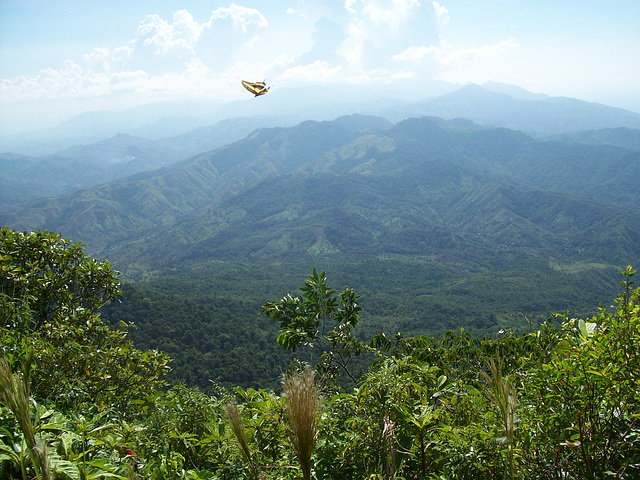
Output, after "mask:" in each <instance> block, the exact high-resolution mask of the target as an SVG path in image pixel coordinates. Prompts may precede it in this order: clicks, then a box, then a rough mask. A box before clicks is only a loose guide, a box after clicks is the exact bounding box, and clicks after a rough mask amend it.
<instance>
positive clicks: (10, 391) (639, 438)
mask: <svg viewBox="0 0 640 480" xmlns="http://www.w3.org/2000/svg"><path fill="white" fill-rule="evenodd" d="M38 235H40V236H42V235H45V236H46V235H47V234H46V233H42V232H34V233H32V234H25V237H28V236H38ZM36 244H37V242H35V243H34V245H36ZM24 251H26V252H28V249H26V250H24ZM55 252H56V249H55V248H54V249H53V257H54V259H55V258H56V253H55ZM61 256H62V257H64V255H63V254H61ZM11 258H12V257H11V255H10V254H8V253H6V248H5V250H3V252H2V259H3V263H2V266H3V270H2V272H3V275H4V278H3V281H4V282H5V283H4V284H3V285H4V287H3V288H4V290H3V292H2V297H1V298H2V306H3V310H2V316H3V317H2V319H3V330H2V335H3V337H2V340H3V344H2V346H3V350H4V353H5V355H6V359H5V358H4V357H3V359H2V361H1V362H0V476H2V478H22V479H23V480H27V479H32V478H38V479H40V480H44V479H45V478H48V477H47V475H48V474H47V473H46V472H47V470H48V471H50V472H51V476H53V478H61V479H65V480H68V479H71V480H76V479H77V480H85V479H98V478H115V479H127V480H130V479H133V478H139V479H145V480H146V479H148V480H174V479H176V480H177V479H180V480H201V479H202V480H204V479H217V480H231V479H249V478H253V479H255V478H258V479H260V480H262V479H264V478H281V479H283V480H294V479H299V478H300V477H301V476H302V477H303V478H309V479H310V478H325V479H353V480H355V479H358V480H359V479H363V478H372V479H385V480H386V479H392V478H396V479H414V478H426V479H442V478H457V479H475V478H487V479H499V478H512V479H529V478H540V479H557V478H564V479H578V478H580V479H582V478H585V479H601V478H618V479H633V478H638V476H639V475H640V355H639V353H638V352H640V288H637V287H636V286H635V283H634V274H635V271H634V270H633V269H632V268H631V267H628V268H626V269H625V270H624V271H623V274H624V276H625V278H624V281H623V282H622V284H621V293H620V294H619V295H618V297H617V299H616V301H615V305H614V306H613V307H612V309H607V308H604V307H602V306H601V307H600V308H599V309H598V312H597V314H596V315H594V316H593V317H591V318H572V317H570V316H569V315H558V316H556V317H552V318H551V319H549V321H548V322H546V323H544V324H542V325H541V326H539V327H538V328H532V329H531V330H530V331H528V332H526V333H518V332H515V331H512V330H505V331H504V332H502V333H501V334H499V335H498V336H485V337H481V338H479V337H475V336H473V335H470V334H469V332H467V331H465V330H458V331H449V332H447V333H446V334H445V335H442V336H440V337H433V336H431V337H427V336H422V337H404V336H402V335H397V336H395V337H388V336H386V335H385V334H384V333H379V334H377V335H375V336H374V337H373V338H372V339H371V340H370V342H369V345H368V346H366V347H365V345H364V343H363V342H361V341H359V340H356V339H355V336H354V329H355V327H356V326H357V325H358V324H359V320H360V317H359V313H360V305H359V302H358V300H359V297H358V295H356V294H355V292H354V291H353V290H351V289H345V291H344V292H342V294H337V292H336V291H334V290H333V289H331V288H329V287H328V286H327V283H326V276H325V274H324V273H320V274H319V273H318V272H317V270H314V271H313V273H312V274H311V275H310V276H309V279H308V280H307V281H306V282H305V285H304V286H303V287H302V289H301V290H302V295H300V296H299V297H296V298H294V297H291V296H286V297H284V298H283V299H282V300H281V301H279V302H268V303H266V304H264V307H263V309H264V310H265V313H266V314H267V315H268V316H269V317H270V318H272V319H274V320H277V321H278V323H279V325H280V328H281V335H282V336H283V337H282V339H281V340H280V342H281V344H282V345H283V346H285V347H287V348H290V349H295V348H297V347H300V346H302V345H304V344H305V343H306V344H311V345H312V346H319V345H322V347H321V351H322V353H323V355H325V357H324V358H326V359H327V360H326V362H328V363H329V364H331V362H336V361H338V362H344V364H338V367H340V368H342V367H343V366H344V367H346V366H347V362H346V361H347V360H349V359H350V358H351V357H350V355H356V354H357V353H359V352H360V351H365V350H366V351H368V352H371V353H372V354H374V361H373V362H372V363H371V365H370V366H369V368H368V371H367V373H366V374H365V375H363V376H362V377H361V378H355V377H354V380H356V384H355V386H354V387H353V388H350V389H345V390H344V391H343V392H342V393H339V394H334V393H331V391H330V390H329V389H325V390H324V396H325V398H323V400H322V408H321V409H319V410H318V406H319V398H318V392H317V391H316V390H315V389H316V386H315V383H314V382H313V375H312V373H311V371H310V370H306V373H305V374H303V375H301V376H300V375H297V374H293V375H290V376H287V377H286V379H285V382H284V386H283V389H284V393H276V392H274V391H271V390H265V389H252V388H247V389H243V388H240V387H238V388H236V389H234V390H233V391H228V390H224V389H222V388H220V387H218V386H216V385H214V386H213V389H212V390H210V391H209V394H206V393H204V392H203V391H201V390H198V389H193V388H188V387H186V386H184V385H175V386H174V387H172V388H171V389H169V390H166V391H163V390H162V389H161V388H160V387H161V386H162V384H161V382H159V381H158V378H157V377H154V376H153V375H154V373H153V372H154V371H153V370H151V373H144V370H136V368H138V367H135V366H133V365H131V364H130V363H128V362H129V361H130V360H128V358H125V356H126V357H131V358H133V359H134V360H135V361H136V362H138V363H141V364H142V368H147V367H151V366H153V365H155V366H159V367H161V368H164V365H165V364H164V363H163V362H164V360H163V357H162V358H160V357H158V356H157V355H158V354H157V353H154V352H142V351H137V350H135V349H134V348H133V346H132V345H131V344H130V342H129V340H127V339H126V335H125V336H123V335H124V334H123V333H118V332H117V331H112V330H110V329H109V328H107V327H106V326H105V325H104V324H101V322H100V318H99V317H98V316H97V314H96V312H95V311H93V310H91V308H89V307H88V306H87V307H85V306H82V299H80V298H77V297H75V296H73V295H70V296H66V294H65V293H64V292H63V294H61V295H60V296H59V297H55V296H53V297H50V301H49V302H40V303H38V302H37V295H38V294H39V292H40V291H45V290H40V287H45V286H46V281H45V280H43V281H42V283H43V284H42V285H41V282H39V281H37V280H32V283H30V284H29V283H28V282H27V280H26V279H23V278H22V275H21V274H20V271H21V270H20V269H19V268H18V267H17V266H16V265H14V264H13V263H12V262H11ZM27 264H29V263H28V261H27ZM31 264H32V265H35V263H31ZM63 270H64V269H63ZM7 272H9V274H7ZM58 274H59V275H65V273H64V271H62V270H61V271H59V273H58ZM29 275H31V276H32V278H33V279H37V278H46V274H41V276H40V277H39V276H38V272H37V269H36V270H34V271H31V270H30V271H29ZM107 278H108V276H107ZM8 279H12V281H11V282H10V281H9V280H8ZM67 279H68V281H70V282H73V281H76V279H75V277H74V276H69V277H67ZM14 285H15V288H14V287H13V286H14ZM25 285H27V286H29V288H26V287H25ZM10 288H13V290H10ZM14 291H15V292H20V296H19V297H13V296H12V295H11V292H14ZM69 291H76V290H73V289H70V290H69ZM87 295H88V299H87V301H89V299H90V298H91V293H90V292H89V293H87ZM74 302H76V303H74ZM98 303H99V302H98ZM33 305H40V307H39V308H42V309H44V310H47V311H48V314H47V315H44V313H43V312H37V311H34V310H33ZM52 305H53V307H51V306H52ZM72 305H73V306H74V307H73V309H71V310H72V311H70V306H72ZM39 314H41V315H39ZM39 318H44V320H43V322H44V323H43V324H42V325H40V324H39V323H38V319H39ZM53 324H56V325H57V326H56V327H55V328H54V327H53V326H52V325H53ZM96 325H97V326H96ZM36 326H37V327H38V329H36ZM98 327H99V328H98ZM110 332H111V333H110ZM27 334H28V335H27ZM111 334H113V335H114V337H113V339H111V340H109V339H108V338H109V335H111ZM105 338H106V339H105ZM98 339H101V341H102V342H103V343H99V342H98ZM110 342H113V343H110ZM55 349H58V350H61V353H60V354H59V357H55V355H54V352H53V351H54V350H55ZM29 352H32V353H33V363H31V361H30V353H29ZM336 352H337V353H336ZM65 355H66V356H69V357H71V358H72V362H75V363H73V364H72V365H73V366H77V365H83V366H84V365H92V367H91V368H94V367H95V368H96V370H95V371H91V372H89V373H87V372H82V371H81V372H79V374H78V372H76V371H75V369H74V368H75V367H74V368H69V369H66V368H64V364H63V363H61V362H62V361H63V357H64V356H65ZM74 355H75V356H76V357H74ZM118 355H120V356H118ZM145 355H147V356H146V357H145ZM332 355H333V356H332ZM92 356H93V357H95V361H94V360H91V358H92ZM53 358H55V361H56V362H58V363H56V364H55V367H56V368H53V367H52V364H50V363H49V362H51V361H52V360H51V359H53ZM324 358H323V359H324ZM336 359H337V360H336ZM117 361H119V362H120V365H119V367H117V366H116V362H117ZM79 362H94V363H84V364H81V363H79ZM145 362H148V363H147V364H145ZM18 365H21V367H22V368H21V372H22V373H15V372H17V371H18V369H17V368H16V367H17V366H18ZM145 365H146V366H145ZM58 367H60V368H58ZM105 369H106V370H105ZM57 370H60V372H59V373H58V372H57ZM145 375H149V376H148V377H147V376H145ZM91 377H95V380H92V378H91ZM111 377H114V378H111ZM48 378H56V383H57V384H59V385H56V386H54V385H53V384H52V383H49V384H48V383H47V381H46V380H47V379H48ZM134 379H135V381H136V382H138V383H140V382H141V383H143V385H142V386H141V387H133V386H131V385H129V384H128V382H129V381H132V380H134ZM145 382H146V383H145ZM101 383H104V384H107V385H109V386H111V387H113V388H112V390H109V391H108V395H107V393H104V394H103V393H101V392H100V391H99V390H98V385H99V384H101ZM29 386H32V387H33V388H29ZM45 386H46V388H45ZM125 393H126V394H127V395H128V396H127V397H126V398H125V397H124V395H125ZM72 398H73V399H74V402H75V403H73V404H72V403H71V400H70V399H72ZM238 446H240V448H238Z"/></svg>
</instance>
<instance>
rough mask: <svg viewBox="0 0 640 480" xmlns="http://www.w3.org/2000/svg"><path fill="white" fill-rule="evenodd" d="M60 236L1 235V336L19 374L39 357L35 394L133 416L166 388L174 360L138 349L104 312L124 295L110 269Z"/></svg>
mask: <svg viewBox="0 0 640 480" xmlns="http://www.w3.org/2000/svg"><path fill="white" fill-rule="evenodd" d="M83 248H84V247H83V245H82V244H80V243H75V244H74V243H71V242H70V241H69V240H67V239H63V238H61V236H60V235H58V234H55V233H51V232H46V231H36V232H18V231H15V230H10V229H8V228H6V227H4V228H2V230H0V307H1V308H2V310H1V313H0V319H2V320H3V322H2V327H1V329H0V340H1V341H2V345H3V349H4V352H3V353H4V354H5V355H7V356H8V357H9V359H10V360H11V361H12V363H13V365H14V366H17V365H18V364H19V363H20V361H21V359H22V358H24V357H25V356H26V355H28V354H31V353H32V354H33V360H34V370H33V372H32V375H31V393H32V395H33V396H34V397H36V398H39V399H48V400H50V401H53V402H55V403H56V404H57V405H58V406H59V407H61V408H65V409H68V408H76V407H78V406H80V405H82V404H83V403H84V402H90V404H92V405H94V404H95V405H98V406H100V405H106V404H110V405H112V406H114V407H116V408H119V409H122V410H126V409H127V407H128V406H129V405H130V404H131V402H132V401H134V400H136V399H140V398H144V397H145V396H146V395H148V394H149V393H151V392H153V391H154V390H155V389H156V388H157V387H158V386H159V385H161V384H162V383H163V381H164V380H163V379H164V376H165V375H166V372H167V368H168V367H167V365H168V358H167V357H166V355H164V354H162V353H159V352H156V351H147V352H142V351H140V350H137V349H136V348H134V346H133V344H132V343H131V340H130V338H129V333H130V329H131V328H132V326H131V325H128V324H124V323H123V324H121V328H120V329H117V330H113V329H111V328H110V327H109V325H107V324H106V323H105V322H103V321H102V319H101V318H100V316H99V315H98V313H97V310H98V309H99V308H100V307H101V306H102V305H104V303H105V302H107V301H109V300H113V299H115V298H117V297H118V295H120V284H119V281H118V278H117V276H118V275H117V273H115V272H114V271H113V270H112V269H111V266H110V265H109V263H108V262H99V261H96V260H94V259H92V258H90V257H88V256H87V255H85V253H84V251H83Z"/></svg>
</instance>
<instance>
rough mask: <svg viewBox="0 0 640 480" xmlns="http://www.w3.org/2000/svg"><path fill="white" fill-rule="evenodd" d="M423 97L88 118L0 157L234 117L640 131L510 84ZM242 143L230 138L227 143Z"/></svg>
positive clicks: (282, 95)
mask: <svg viewBox="0 0 640 480" xmlns="http://www.w3.org/2000/svg"><path fill="white" fill-rule="evenodd" d="M404 91H405V92H415V88H411V87H410V86H409V85H408V86H407V88H406V90H404ZM423 91H424V92H426V95H427V98H425V97H421V98H417V99H414V98H410V97H409V96H408V94H407V93H405V96H404V98H403V99H400V98H395V97H394V95H393V94H392V93H391V92H388V91H386V90H384V89H378V90H371V89H367V88H365V87H357V86H349V85H343V86H342V87H339V88H338V87H332V88H329V87H327V88H324V89H322V88H317V89H314V95H311V96H310V95H309V91H308V89H287V88H282V89H276V90H274V91H273V92H270V93H269V95H268V96H265V98H261V99H260V100H259V101H255V99H253V98H251V99H249V100H247V101H238V102H232V103H228V104H221V103H219V102H209V101H190V102H182V103H181V102H158V103H155V104H149V105H143V106H139V107H135V108H133V109H130V110H126V111H122V112H108V111H106V112H105V111H103V112H86V113H83V114H81V115H78V116H77V117H74V118H72V119H70V120H68V121H66V122H64V123H62V124H60V125H58V126H56V127H52V128H49V129H47V130H43V131H40V132H35V133H33V134H29V135H27V134H23V135H17V136H11V137H6V138H0V151H4V152H14V153H22V154H25V155H32V156H42V155H48V154H51V153H54V152H57V151H59V150H63V149H65V148H68V147H69V146H72V145H77V144H79V143H83V144H88V143H94V142H96V141H101V140H104V139H107V138H110V137H113V136H114V135H116V134H118V133H126V134H128V135H131V136H136V137H145V138H150V139H162V138H171V137H177V136H180V135H183V134H186V133H188V132H190V131H192V130H194V129H197V128H200V127H208V126H211V125H214V124H216V123H218V122H224V121H227V120H230V119H234V118H247V119H249V118H251V119H256V120H258V121H260V122H262V123H261V125H255V126H254V128H258V127H259V126H282V127H290V126H294V125H296V124H298V123H300V122H302V121H304V120H316V121H325V120H332V119H334V118H337V117H339V116H343V115H349V114H352V113H360V114H365V115H373V116H378V117H382V118H385V119H386V120H388V121H391V122H394V123H395V122H398V121H400V120H403V119H406V118H412V117H419V116H436V117H442V118H445V119H453V118H457V117H461V118H467V119H471V120H473V121H475V122H477V123H480V124H483V125H486V126H492V127H505V128H510V129H515V130H522V131H523V132H526V133H528V134H534V135H538V136H547V135H553V134H558V133H569V132H576V131H580V130H598V129H603V128H619V127H626V128H635V129H637V128H640V113H634V112H630V111H628V110H624V109H621V108H614V107H609V106H606V105H602V104H598V103H593V102H585V101H582V100H577V99H573V98H566V97H549V96H546V95H543V94H538V93H532V92H529V91H527V90H525V89H523V88H520V87H517V86H515V85H508V84H502V83H496V82H487V83H485V84H484V85H482V86H479V85H474V84H469V85H465V86H463V87H458V86H456V85H453V84H446V83H443V82H440V83H438V82H436V83H433V84H429V85H425V86H424V90H423ZM429 92H431V93H429ZM345 99H348V100H345ZM248 133H249V132H245V133H244V135H247V134H248ZM244 135H243V136H244ZM240 138H241V137H238V138H229V142H231V141H235V140H239V139H240ZM227 143H228V142H227Z"/></svg>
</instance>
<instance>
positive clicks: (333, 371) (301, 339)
mask: <svg viewBox="0 0 640 480" xmlns="http://www.w3.org/2000/svg"><path fill="white" fill-rule="evenodd" d="M300 290H301V291H302V292H303V293H302V295H300V296H298V297H292V296H291V295H286V296H285V297H283V298H282V299H281V300H279V301H277V302H267V303H265V304H264V305H262V311H261V313H263V314H264V315H266V316H268V317H269V318H271V319H272V320H273V321H274V322H278V323H279V324H280V334H279V335H278V339H277V342H278V343H279V344H280V345H282V347H283V348H284V349H285V350H295V349H296V348H297V347H299V346H301V345H306V346H310V347H312V348H316V349H318V350H319V351H320V352H321V361H320V363H319V368H320V369H321V370H322V371H323V372H325V374H326V375H327V376H328V377H330V378H335V377H336V375H337V373H338V369H341V370H342V372H344V373H346V374H347V375H348V376H349V378H351V380H353V381H354V382H355V381H356V379H355V377H354V376H353V374H352V373H351V372H350V370H349V362H350V359H351V357H352V356H357V355H360V353H361V352H362V349H363V347H364V345H363V344H362V343H361V342H360V341H359V340H358V339H357V338H356V337H355V336H354V335H353V333H352V331H353V329H354V328H355V327H356V326H357V325H358V322H359V320H360V316H359V314H360V311H361V310H362V308H361V307H360V305H359V304H358V298H360V297H359V296H358V295H356V294H355V292H354V291H353V290H352V289H350V288H349V287H347V288H345V289H344V291H342V292H341V293H340V294H339V295H336V291H335V290H333V289H332V288H330V287H329V286H328V285H327V277H326V274H325V272H322V273H320V274H319V273H318V272H317V270H316V269H315V268H314V269H313V273H312V274H311V275H309V278H308V280H306V281H305V283H304V286H302V287H300Z"/></svg>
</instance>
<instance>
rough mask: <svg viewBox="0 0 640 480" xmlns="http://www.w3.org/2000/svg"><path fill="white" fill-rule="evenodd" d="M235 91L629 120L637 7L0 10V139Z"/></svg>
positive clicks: (639, 83)
mask: <svg viewBox="0 0 640 480" xmlns="http://www.w3.org/2000/svg"><path fill="white" fill-rule="evenodd" d="M241 78H244V79H255V80H262V79H265V78H266V79H268V81H269V83H273V84H275V85H276V86H277V88H284V87H288V86H313V85H317V84H338V83H350V84H365V85H376V84H386V85H390V86H393V85H394V82H398V81H399V80H402V79H406V78H413V79H424V80H425V81H427V80H431V79H438V80H444V81H448V82H453V83H457V84H464V83H467V82H474V83H478V84H482V83H484V82H486V81H496V82H504V83H512V84H516V85H519V86H521V87H524V88H526V89H528V90H531V91H533V92H541V93H546V94H548V95H554V96H555V95H563V96H570V97H576V98H580V99H583V100H589V101H597V102H601V103H606V104H609V105H614V106H619V107H623V108H628V109H630V110H634V111H640V0H615V1H614V0H610V1H606V0H600V1H594V0H575V1H572V0H440V1H437V2H436V1H423V0H279V1H253V0H237V3H229V2H221V1H217V0H211V1H191V0H182V1H174V0H154V1H151V0H0V110H1V112H2V113H0V117H1V118H0V120H2V124H3V125H4V126H5V127H7V125H8V124H9V123H10V124H11V126H12V127H13V128H19V127H20V123H21V122H26V123H28V122H31V123H32V124H34V125H35V124H37V123H38V121H37V119H40V120H41V121H42V122H46V121H51V118H50V117H51V115H52V112H58V113H59V114H60V116H61V117H64V115H70V114H72V113H78V112H80V111H82V110H85V109H113V110H118V109H122V108H125V107H126V106H130V105H134V104H139V103H143V102H148V101H153V100H167V99H180V98H191V97H198V98H201V97H203V98H220V99H223V100H237V99H240V98H246V92H244V91H243V90H242V87H241V86H240V84H239V80H240V79H241ZM422 96H423V97H427V96H428V92H424V94H423V95H422ZM64 119H65V118H60V120H64Z"/></svg>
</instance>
